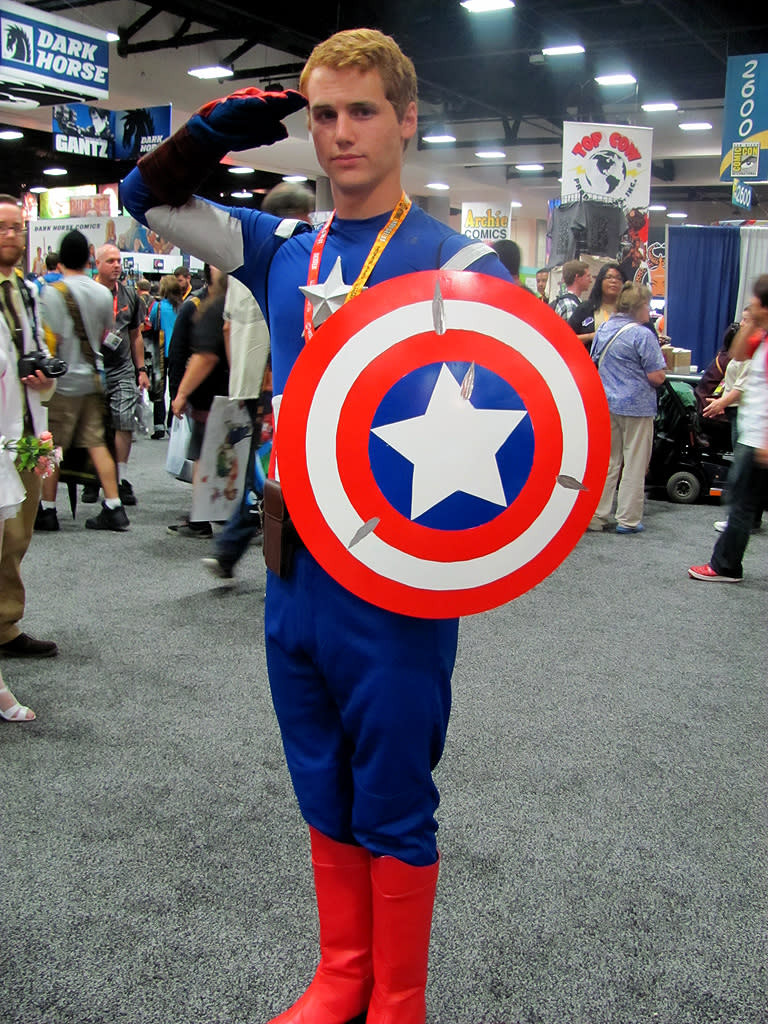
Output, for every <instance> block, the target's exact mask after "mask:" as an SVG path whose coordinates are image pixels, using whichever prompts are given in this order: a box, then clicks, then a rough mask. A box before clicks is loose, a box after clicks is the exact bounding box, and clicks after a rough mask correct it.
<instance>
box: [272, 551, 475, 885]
mask: <svg viewBox="0 0 768 1024" xmlns="http://www.w3.org/2000/svg"><path fill="white" fill-rule="evenodd" d="M265 619H266V650H267V666H268V669H269V680H270V686H271V689H272V700H273V703H274V706H275V711H276V713H277V719H278V722H279V725H280V730H281V733H282V738H283V746H284V748H285V756H286V760H287V762H288V768H289V771H290V773H291V779H292V781H293V786H294V789H295V791H296V796H297V798H298V801H299V806H300V808H301V812H302V814H303V816H304V818H305V820H306V821H307V822H308V824H310V825H312V826H313V827H314V828H316V829H318V830H319V831H320V832H323V833H324V834H325V835H327V836H330V837H331V838H332V839H335V840H337V841H339V842H348V843H359V844H360V845H361V846H363V847H365V848H366V849H368V850H370V851H371V853H372V854H374V855H375V856H384V855H388V856H391V857H397V858H398V859H399V860H402V861H405V862H406V863H408V864H412V865H414V866H416V867H423V866H425V865H427V864H433V863H434V862H435V860H436V859H437V845H436V840H435V833H436V831H437V824H436V822H435V817H434V815H435V811H436V810H437V805H438V803H439V795H438V792H437V788H436V786H435V784H434V782H433V780H432V770H433V769H434V768H435V766H436V765H437V763H438V761H439V760H440V756H441V754H442V752H443V746H444V743H445V734H446V730H447V728H448V716H449V713H450V704H451V689H450V680H451V673H452V672H453V665H454V661H455V658H456V644H457V640H458V620H457V619H415V618H410V617H408V616H405V615H395V614H394V613H392V612H388V611H384V610H383V609H380V608H376V607H374V606H373V605H371V604H368V603H367V602H366V601H362V600H361V599H360V598H358V597H355V596H354V595H353V594H351V593H350V592H349V591H347V590H345V589H344V588H343V587H341V586H340V585H339V584H338V583H336V581H335V580H333V579H332V578H331V577H330V576H328V574H327V573H326V572H325V571H324V570H323V569H322V568H321V567H320V566H319V565H318V564H317V562H316V561H315V560H314V559H313V558H312V556H311V555H310V554H309V552H308V551H306V550H303V549H302V550H300V551H299V552H298V553H297V554H296V556H295V559H294V566H293V570H292V572H291V574H290V576H289V577H288V578H287V579H280V578H278V577H277V576H275V575H274V574H273V573H271V572H268V573H267V595H266V616H265Z"/></svg>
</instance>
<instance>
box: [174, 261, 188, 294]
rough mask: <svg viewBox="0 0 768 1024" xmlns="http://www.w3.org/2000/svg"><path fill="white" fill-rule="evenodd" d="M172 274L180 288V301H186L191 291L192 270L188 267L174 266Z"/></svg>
mask: <svg viewBox="0 0 768 1024" xmlns="http://www.w3.org/2000/svg"><path fill="white" fill-rule="evenodd" d="M173 276H174V277H175V278H176V280H177V281H178V282H179V287H180V288H181V301H182V302H184V301H186V300H187V299H188V298H189V296H190V295H191V293H192V272H191V271H190V269H189V267H185V266H180V267H176V269H175V270H174V272H173Z"/></svg>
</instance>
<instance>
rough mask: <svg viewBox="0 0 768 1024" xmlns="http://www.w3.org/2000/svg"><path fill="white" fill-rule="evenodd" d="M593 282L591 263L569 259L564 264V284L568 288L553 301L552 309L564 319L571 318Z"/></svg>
mask: <svg viewBox="0 0 768 1024" xmlns="http://www.w3.org/2000/svg"><path fill="white" fill-rule="evenodd" d="M591 283H592V274H591V272H590V269H589V264H588V263H584V262H583V260H568V262H567V263H565V264H564V265H563V284H564V285H565V288H566V290H565V291H564V292H563V294H562V295H558V297H557V298H556V299H555V301H554V302H553V303H552V309H554V311H555V312H556V313H557V315H558V316H559V317H562V319H563V320H570V318H571V317H572V316H573V314H574V313H575V312H576V310H577V309H578V308H579V305H580V304H581V300H582V297H583V295H584V292H586V291H587V290H588V288H589V286H590V284H591Z"/></svg>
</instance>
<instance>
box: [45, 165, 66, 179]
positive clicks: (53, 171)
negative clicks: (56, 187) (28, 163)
mask: <svg viewBox="0 0 768 1024" xmlns="http://www.w3.org/2000/svg"><path fill="white" fill-rule="evenodd" d="M66 173H67V171H66V169H65V168H64V167H44V168H43V174H50V175H51V177H52V178H57V177H60V176H61V175H62V174H66Z"/></svg>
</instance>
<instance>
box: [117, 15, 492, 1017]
mask: <svg viewBox="0 0 768 1024" xmlns="http://www.w3.org/2000/svg"><path fill="white" fill-rule="evenodd" d="M299 88H300V94H299V93H295V92H286V93H261V92H259V91H258V90H255V89H245V90H241V91H240V92H238V93H235V94H234V95H233V96H231V97H227V98H225V99H223V100H219V101H215V102H212V103H209V104H207V105H206V106H205V107H203V108H202V109H201V110H200V111H199V112H198V113H197V114H195V115H194V116H193V117H192V118H191V119H190V121H189V122H187V124H186V125H185V126H184V127H183V128H181V129H180V130H179V131H178V132H177V133H176V134H175V135H174V136H172V137H171V138H170V139H168V140H167V141H166V142H164V143H163V144H162V145H161V146H160V147H158V149H157V150H155V151H154V152H153V153H151V154H149V155H148V156H146V157H144V158H142V160H141V161H139V164H138V166H137V168H136V169H135V170H134V171H133V172H131V174H130V175H129V176H128V178H127V179H126V180H125V182H124V183H123V188H122V199H123V202H124V204H125V205H126V206H127V208H128V209H129V211H130V212H131V213H132V214H133V215H134V216H135V217H136V218H137V219H139V220H141V221H142V222H143V223H146V224H147V225H149V226H150V227H151V228H152V229H153V230H156V231H158V232H159V233H161V234H162V235H163V237H166V238H169V239H172V240H173V241H174V243H175V244H177V245H180V246H181V248H182V250H183V251H189V252H192V253H194V254H195V255H196V256H198V257H200V258H201V259H205V260H206V261H208V262H210V263H212V264H213V265H215V266H217V267H219V268H220V269H222V270H224V271H226V272H229V273H232V274H234V276H235V277H237V278H238V279H239V280H241V281H242V282H243V283H245V284H246V285H247V286H248V287H249V288H250V289H251V291H252V292H253V294H254V295H255V297H256V299H257V301H258V302H259V304H260V306H261V308H262V310H263V312H264V315H265V318H266V319H267V322H268V324H269V332H270V337H271V340H272V367H273V378H274V394H275V396H276V398H275V408H276V411H277V410H279V398H280V395H281V393H282V392H283V389H284V388H285V385H286V381H287V378H288V375H289V373H290V371H291V368H292V367H293V364H294V362H295V361H296V359H297V358H298V356H299V354H300V353H301V351H302V348H303V346H304V345H305V344H307V345H311V344H312V340H311V338H312V334H313V333H314V330H315V328H317V327H318V326H319V325H320V324H321V323H322V322H323V320H324V319H326V318H327V317H328V316H330V315H332V314H333V312H334V311H335V310H337V309H338V308H340V307H341V305H342V304H343V303H344V301H345V300H347V299H348V297H349V296H350V294H351V295H353V296H354V295H356V294H358V292H359V291H360V290H362V288H363V287H372V286H373V285H375V284H377V283H378V282H383V281H386V280H388V279H391V278H394V277H398V276H400V275H403V274H410V273H412V272H415V271H422V270H437V269H438V268H440V267H445V266H446V265H447V266H449V267H450V268H451V269H457V270H462V269H467V268H470V267H471V269H472V270H477V271H480V272H482V273H484V274H490V275H494V276H496V277H499V278H502V279H503V280H505V281H509V280H510V278H509V275H508V274H507V272H506V271H505V270H504V268H503V267H502V266H501V264H500V263H499V262H498V260H497V257H496V256H495V254H494V253H492V252H491V250H490V249H488V248H486V247H485V246H484V245H478V244H476V243H475V244H470V243H469V241H468V240H467V239H466V238H465V237H464V236H462V235H458V234H456V233H455V232H454V231H452V230H451V229H450V228H448V227H446V226H445V225H443V224H441V223H439V222H438V221H436V220H434V219H432V218H431V217H429V216H428V215H427V214H425V213H424V212H423V211H422V210H420V209H418V208H417V207H416V206H415V205H412V204H411V202H410V200H409V199H408V197H407V196H406V195H405V193H404V192H403V190H402V186H401V183H400V177H401V167H402V161H403V154H404V150H405V147H406V145H407V143H408V140H409V139H410V138H412V136H413V135H414V134H415V132H416V128H417V111H416V75H415V71H414V68H413V64H412V63H411V61H410V60H409V59H408V58H407V57H405V56H404V55H403V54H402V52H401V51H400V49H399V48H398V46H397V44H396V43H395V42H394V41H393V40H392V39H391V38H389V37H387V36H384V35H382V34H381V33H379V32H377V31H373V30H367V29H360V30H352V31H346V32H340V33H337V34H336V35H335V36H333V37H331V38H330V39H329V40H326V42H324V43H321V44H320V45H319V46H317V47H316V48H315V50H314V51H313V53H312V54H311V56H310V58H309V60H308V62H307V65H306V67H305V69H304V71H303V73H302V76H301V80H300V86H299ZM305 105H307V106H308V117H309V128H310V133H311V135H312V138H313V142H314V145H315V148H316V152H317V157H318V161H319V163H320V165H321V167H322V168H323V170H324V172H325V173H326V174H327V175H328V178H329V179H330V183H331V190H332V193H333V199H334V203H335V213H334V215H333V217H332V219H331V220H330V221H329V222H328V223H327V224H326V225H325V226H324V228H323V229H322V230H321V231H320V232H319V233H318V232H315V231H312V229H311V228H309V227H308V226H307V225H306V224H304V223H301V222H294V221H285V220H283V221H281V220H279V219H277V218H275V217H272V216H271V215H268V214H261V213H258V212H255V211H251V210H244V209H241V208H232V209H227V208H223V207H219V206H217V205H214V204H212V203H208V202H206V201H203V200H200V199H196V198H194V197H193V192H194V189H195V187H196V186H197V185H198V184H199V182H200V180H202V177H203V176H204V174H205V173H206V172H207V171H209V170H211V169H213V167H214V166H215V165H216V163H217V162H218V161H219V160H220V159H221V158H222V157H223V156H224V155H225V154H226V153H227V152H228V151H230V150H243V149H248V148H251V147H253V146H256V145H264V144H270V143H272V142H275V141H278V140H279V139H282V138H285V137H286V136H287V131H286V129H285V127H284V125H282V123H281V121H282V119H283V118H284V117H286V116H287V115H289V114H291V113H293V112H295V111H297V110H299V109H300V108H301V107H303V106H305ZM276 438H277V447H278V450H279V412H278V428H277V431H276ZM278 467H279V456H278ZM289 511H290V510H289ZM265 620H266V627H265V628H266V647H267V663H268V669H269V679H270V687H271V691H272V699H273V703H274V707H275V711H276V714H277V718H278V722H279V725H280V729H281V734H282V739H283V745H284V749H285V754H286V759H287V763H288V767H289V770H290V773H291V778H292V781H293V785H294V789H295V792H296V795H297V798H298V801H299V805H300V808H301V812H302V814H303V816H304V818H305V820H306V821H307V823H308V825H309V830H310V838H311V850H312V864H313V870H314V878H315V889H316V896H317V906H318V912H319V918H320V947H321V958H320V964H319V967H318V968H317V971H316V973H315V976H314V978H313V980H312V982H311V983H310V985H309V987H308V989H307V991H306V992H305V993H304V994H303V995H302V996H301V997H300V998H299V1000H298V1001H297V1002H296V1003H295V1004H294V1005H293V1006H292V1007H291V1008H290V1009H288V1010H287V1011H285V1012H284V1013H282V1014H280V1015H279V1016H278V1017H276V1018H274V1020H273V1021H272V1024H345V1022H347V1021H350V1020H352V1019H357V1018H358V1017H359V1019H360V1020H361V1021H362V1020H367V1022H368V1024H423V1022H424V1021H425V1019H426V1008H425V986H426V979H427V959H428V947H429V935H430V928H431V921H432V909H433V903H434V896H435V888H436V884H437V876H438V865H439V858H438V853H437V846H436V838H435V835H436V831H437V824H436V822H435V817H434V815H435V811H436V809H437V805H438V800H439V797H438V793H437V789H436V787H435V785H434V782H433V780H432V771H433V769H434V768H435V766H436V765H437V763H438V761H439V759H440V756H441V754H442V750H443V745H444V741H445V734H446V729H447V724H448V716H449V711H450V702H451V694H450V680H451V674H452V671H453V666H454V660H455V656H456V645H457V636H458V620H457V619H420V618H416V617H412V616H406V615H402V614H396V613H394V612H391V611H386V610H384V609H382V608H379V607H376V606H374V605H373V604H369V603H368V602H366V601H364V600H363V599H362V598H360V597H357V596H355V595H354V594H352V593H351V592H350V591H349V590H347V589H345V588H344V587H342V586H341V585H340V584H338V583H337V582H336V581H335V580H334V579H332V578H331V577H330V576H329V575H328V574H327V573H326V572H325V571H324V570H323V569H322V568H321V567H320V565H319V564H318V563H317V561H316V560H315V559H314V558H313V557H312V555H311V554H310V553H309V551H307V550H306V548H305V547H303V546H302V545H299V549H298V550H297V551H296V552H295V555H294V558H293V563H292V567H291V570H290V572H289V573H287V574H286V575H281V576H280V577H278V576H277V575H276V574H275V573H273V572H271V571H270V572H268V578H267V594H266V606H265ZM366 1015H367V1016H366Z"/></svg>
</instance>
